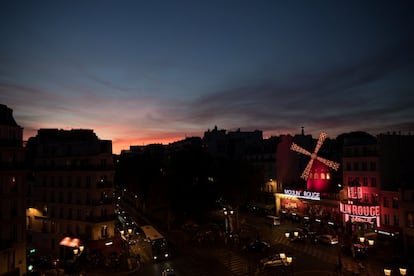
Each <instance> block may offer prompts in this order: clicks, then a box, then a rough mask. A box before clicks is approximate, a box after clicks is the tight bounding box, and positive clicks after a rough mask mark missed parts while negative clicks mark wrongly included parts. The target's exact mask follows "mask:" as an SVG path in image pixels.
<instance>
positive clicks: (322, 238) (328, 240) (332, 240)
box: [315, 234, 338, 245]
mask: <svg viewBox="0 0 414 276" xmlns="http://www.w3.org/2000/svg"><path fill="white" fill-rule="evenodd" d="M315 241H316V242H320V243H323V244H328V245H335V244H338V238H337V237H335V236H333V235H328V234H325V235H317V236H316V237H315Z"/></svg>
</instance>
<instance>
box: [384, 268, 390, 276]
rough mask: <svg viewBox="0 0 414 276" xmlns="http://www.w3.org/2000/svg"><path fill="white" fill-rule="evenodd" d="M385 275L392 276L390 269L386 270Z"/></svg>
mask: <svg viewBox="0 0 414 276" xmlns="http://www.w3.org/2000/svg"><path fill="white" fill-rule="evenodd" d="M384 275H385V276H390V275H391V269H389V268H384Z"/></svg>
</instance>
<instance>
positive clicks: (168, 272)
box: [161, 267, 176, 276]
mask: <svg viewBox="0 0 414 276" xmlns="http://www.w3.org/2000/svg"><path fill="white" fill-rule="evenodd" d="M175 275H176V274H175V271H174V269H173V268H171V267H167V268H164V269H163V270H162V273H161V276H175Z"/></svg>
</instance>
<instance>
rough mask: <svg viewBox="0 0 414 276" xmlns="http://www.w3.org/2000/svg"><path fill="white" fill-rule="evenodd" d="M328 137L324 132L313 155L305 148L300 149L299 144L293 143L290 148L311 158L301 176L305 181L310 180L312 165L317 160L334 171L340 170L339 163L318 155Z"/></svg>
mask: <svg viewBox="0 0 414 276" xmlns="http://www.w3.org/2000/svg"><path fill="white" fill-rule="evenodd" d="M327 137H328V135H327V134H326V133H324V132H322V133H321V134H320V135H319V139H318V142H317V144H316V147H315V150H314V152H313V153H310V152H309V151H307V150H305V149H304V148H302V147H300V146H298V145H297V144H295V143H292V145H291V146H290V149H291V150H294V151H296V152H299V153H302V154H304V155H308V156H310V158H311V159H310V160H309V163H308V165H307V166H306V168H305V170H304V171H303V173H302V175H301V176H300V177H301V178H303V179H304V180H306V181H307V180H308V178H309V173H310V171H311V169H312V165H313V161H314V160H315V159H316V160H318V161H320V162H321V163H323V164H325V165H326V166H328V167H330V168H332V169H334V170H335V171H336V170H338V168H339V163H336V162H334V161H331V160H328V159H325V158H322V157H319V156H318V155H317V154H318V151H319V149H320V148H321V146H322V144H323V142H324V141H325V139H326V138H327Z"/></svg>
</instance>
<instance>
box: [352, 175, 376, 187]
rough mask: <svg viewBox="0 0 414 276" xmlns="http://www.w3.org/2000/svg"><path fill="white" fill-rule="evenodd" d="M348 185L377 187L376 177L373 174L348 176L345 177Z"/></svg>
mask: <svg viewBox="0 0 414 276" xmlns="http://www.w3.org/2000/svg"><path fill="white" fill-rule="evenodd" d="M347 183H348V186H355V185H359V186H363V187H377V178H376V177H374V176H371V177H367V176H364V177H358V176H357V177H354V176H348V179H347Z"/></svg>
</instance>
